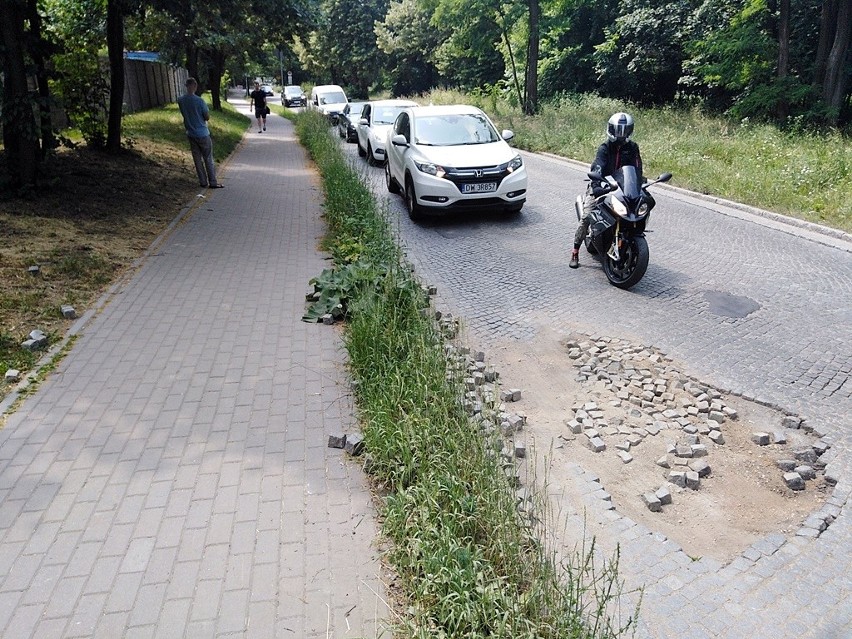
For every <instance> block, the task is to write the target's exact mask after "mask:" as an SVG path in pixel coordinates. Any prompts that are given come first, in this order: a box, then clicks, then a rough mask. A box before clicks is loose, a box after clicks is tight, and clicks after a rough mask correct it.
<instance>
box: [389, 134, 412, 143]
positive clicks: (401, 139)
mask: <svg viewBox="0 0 852 639" xmlns="http://www.w3.org/2000/svg"><path fill="white" fill-rule="evenodd" d="M391 144H393V145H394V146H408V140H406V139H405V136H404V135H402V134H401V133H397V134H396V135H395V136H393V137H392V138H391Z"/></svg>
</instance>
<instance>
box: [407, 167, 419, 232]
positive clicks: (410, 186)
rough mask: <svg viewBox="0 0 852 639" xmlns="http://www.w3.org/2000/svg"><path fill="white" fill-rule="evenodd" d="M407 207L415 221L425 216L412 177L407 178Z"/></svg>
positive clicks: (409, 214) (409, 215)
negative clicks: (418, 202) (418, 201)
mask: <svg viewBox="0 0 852 639" xmlns="http://www.w3.org/2000/svg"><path fill="white" fill-rule="evenodd" d="M405 208H407V209H408V217H410V218H411V219H412V220H414V221H415V222H416V221H418V220H420V219H422V218H423V209H422V208H421V207H420V205H419V204H417V194H416V193H415V192H414V183H413V182H412V181H411V178H410V177H409V178H406V180H405Z"/></svg>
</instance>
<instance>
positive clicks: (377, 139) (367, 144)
mask: <svg viewBox="0 0 852 639" xmlns="http://www.w3.org/2000/svg"><path fill="white" fill-rule="evenodd" d="M412 106H417V103H416V102H412V101H411V100H376V101H374V102H368V103H367V106H366V107H365V108H364V111H363V112H362V113H361V119H360V120H359V121H358V155H360V156H361V157H365V156H366V158H367V162H369V163H370V164H382V163H384V161H385V147H386V146H387V139H388V131H390V129H391V127H392V126H393V123H394V120H396V116H398V115H399V114H400V112H401V111H402V110H403V109H404V108H406V107H412Z"/></svg>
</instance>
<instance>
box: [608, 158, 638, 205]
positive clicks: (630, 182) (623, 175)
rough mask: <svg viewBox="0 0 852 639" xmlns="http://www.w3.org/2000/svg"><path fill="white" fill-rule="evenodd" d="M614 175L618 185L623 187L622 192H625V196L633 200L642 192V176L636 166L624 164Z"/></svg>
mask: <svg viewBox="0 0 852 639" xmlns="http://www.w3.org/2000/svg"><path fill="white" fill-rule="evenodd" d="M613 177H615V181H616V182H617V183H618V186H619V187H621V192H622V193H624V197H625V198H627V199H629V200H632V199H636V198H638V197H639V196H640V195H641V194H642V190H641V189H642V184H641V182H640V180H641V178H640V177H639V172H638V171H637V170H636V167H635V166H622V167H621V168H619V169H617V170H616V171H615V175H614V176H613Z"/></svg>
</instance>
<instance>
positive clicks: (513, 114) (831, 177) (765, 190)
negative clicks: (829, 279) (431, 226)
mask: <svg viewBox="0 0 852 639" xmlns="http://www.w3.org/2000/svg"><path fill="white" fill-rule="evenodd" d="M415 99H417V100H418V101H420V102H421V103H422V104H428V103H429V102H434V103H436V104H447V103H459V102H466V103H469V104H474V105H475V106H479V107H480V108H482V109H483V110H485V111H486V112H487V113H488V114H489V115H490V116H491V117H492V119H494V120H495V123H497V124H498V126H501V127H505V128H509V129H512V130H514V132H515V138H514V140H513V141H512V143H513V144H514V145H515V146H517V147H519V148H522V149H526V150H528V151H546V152H549V153H554V154H556V155H560V156H563V157H567V158H572V159H575V160H579V161H581V162H583V163H587V162H588V163H590V162H591V160H592V159H593V158H594V156H595V150H596V149H597V147H598V145H599V144H600V143H601V142H602V141H603V137H604V128H605V123H606V121H607V120H608V119H609V117H610V115H612V114H613V113H614V112H616V111H623V110H627V111H629V112H630V113H631V114H632V115H633V117H634V118H635V120H636V130H635V133H634V136H633V137H634V139H635V140H636V141H637V142H638V143H639V145H640V146H641V149H642V160H643V162H644V164H645V174H646V175H647V176H648V177H656V176H657V175H659V174H660V173H662V172H664V171H671V173H672V174H673V175H674V178H673V180H672V184H674V185H675V186H680V187H683V188H686V189H690V190H692V191H697V192H699V193H706V194H710V195H716V196H719V197H723V198H726V199H729V200H733V201H736V202H741V203H743V204H749V205H751V206H756V207H758V208H762V209H766V210H769V211H774V212H776V213H780V214H782V215H789V216H791V217H796V218H799V219H802V220H807V221H810V222H816V223H819V224H825V225H827V226H830V227H833V228H836V229H840V230H843V231H847V232H852V180H850V177H852V144H850V143H849V138H848V136H844V135H843V134H842V133H840V132H839V131H830V132H825V133H815V132H808V131H796V130H791V131H782V130H779V129H778V128H777V127H775V126H772V125H768V124H759V123H752V122H750V121H748V120H744V121H739V122H738V121H732V120H730V119H726V118H722V117H711V116H709V115H706V114H704V113H702V112H700V111H699V110H698V109H689V108H673V107H666V108H644V107H639V106H636V105H632V104H625V103H623V102H619V101H617V100H612V99H609V98H601V97H597V96H593V95H566V96H561V97H558V98H555V99H553V100H550V101H548V102H545V103H543V104H542V105H541V109H540V111H539V113H538V114H537V115H535V116H533V117H527V116H524V115H522V114H521V111H520V110H519V109H518V108H517V107H513V106H511V105H510V104H509V103H508V102H506V101H499V100H496V99H495V98H494V97H493V95H492V94H488V95H473V96H470V95H467V94H464V93H461V92H458V91H433V92H432V93H430V94H427V95H424V96H416V98H415Z"/></svg>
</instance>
